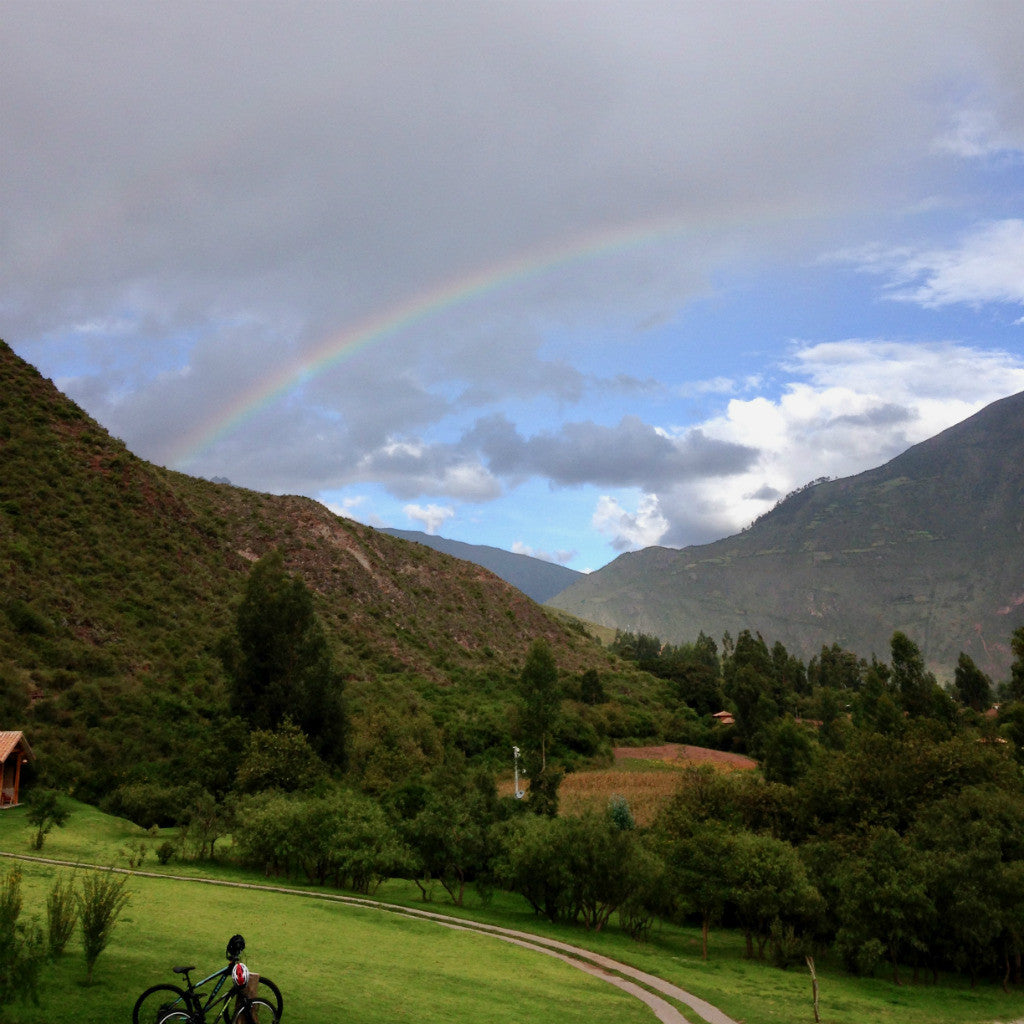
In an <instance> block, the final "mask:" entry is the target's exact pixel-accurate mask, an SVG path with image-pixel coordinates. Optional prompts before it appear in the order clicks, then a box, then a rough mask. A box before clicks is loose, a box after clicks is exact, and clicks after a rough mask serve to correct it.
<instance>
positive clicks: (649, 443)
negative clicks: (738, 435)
mask: <svg viewBox="0 0 1024 1024" xmlns="http://www.w3.org/2000/svg"><path fill="white" fill-rule="evenodd" d="M468 440H470V441H471V442H472V443H474V444H476V445H478V446H479V448H480V450H481V452H482V453H483V454H484V457H485V458H486V459H487V462H488V464H489V465H490V467H491V469H492V471H493V472H495V473H497V474H498V475H500V476H512V477H515V476H541V477H546V478H547V479H549V480H551V481H552V482H553V483H557V484H561V485H563V486H578V485H581V484H597V485H601V486H613V487H642V488H644V489H646V490H651V491H653V490H657V489H658V488H659V487H662V486H666V485H668V484H671V483H674V482H678V481H682V480H686V479H688V478H693V477H697V476H700V477H708V476H712V477H713V476H728V475H730V474H733V473H739V472H743V471H744V470H746V469H748V468H749V467H750V465H751V464H752V463H753V462H754V460H755V459H756V457H757V452H756V451H755V450H754V449H752V448H749V447H746V446H744V445H740V444H733V443H730V442H724V441H716V440H713V439H711V438H708V437H706V436H705V435H704V434H703V433H702V432H701V431H700V430H690V431H688V432H687V433H686V434H685V435H683V436H682V437H680V438H671V437H667V436H665V435H664V434H663V433H660V432H659V431H657V430H655V429H654V428H653V427H652V426H650V425H649V424H647V423H644V422H643V421H642V420H641V419H640V418H639V417H637V416H626V417H623V419H622V420H621V421H620V422H619V423H618V425H616V426H614V427H606V426H602V425H600V424H596V423H589V422H588V423H566V424H564V425H563V426H562V427H561V428H560V429H559V430H558V431H556V432H552V433H543V434H537V435H534V436H533V437H530V438H524V437H522V436H521V435H520V434H519V433H518V431H517V430H516V429H515V427H514V426H513V425H512V423H511V422H509V421H508V420H507V419H506V418H504V417H502V416H496V417H493V418H492V419H490V420H487V421H481V422H480V423H478V424H477V426H476V428H475V430H474V431H473V432H472V434H471V435H469V438H468Z"/></svg>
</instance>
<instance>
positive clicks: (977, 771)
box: [77, 556, 1024, 984]
mask: <svg viewBox="0 0 1024 1024" xmlns="http://www.w3.org/2000/svg"><path fill="white" fill-rule="evenodd" d="M613 646H614V650H615V653H617V654H619V655H620V656H622V657H625V658H627V659H629V660H631V661H633V662H635V663H636V665H637V667H638V668H641V669H643V670H645V673H646V674H644V673H637V675H636V678H638V679H640V678H641V677H642V678H643V679H646V680H647V681H648V682H647V683H645V684H644V685H645V687H646V690H645V696H644V698H643V700H642V701H641V700H638V699H637V698H636V697H635V695H630V694H623V693H615V694H614V697H615V699H609V697H610V690H611V688H610V687H609V686H607V685H606V684H607V683H608V679H607V678H602V676H601V674H600V673H599V672H597V671H595V670H590V671H588V672H585V673H580V674H578V675H576V676H567V675H565V674H563V673H560V672H559V670H558V667H557V664H556V662H555V659H554V657H553V653H552V651H551V649H550V648H549V647H548V646H547V644H545V643H544V642H543V641H538V642H537V643H535V644H534V645H533V646H532V648H531V649H530V651H529V653H528V655H527V656H526V658H525V661H524V663H523V665H522V667H521V671H520V672H519V674H518V675H517V676H516V677H515V678H511V679H494V680H490V681H488V680H481V681H480V687H479V692H477V693H474V694H472V695H471V696H472V697H474V698H475V701H476V703H475V704H474V705H472V706H470V705H469V703H468V702H469V696H470V695H467V694H465V693H462V694H459V693H457V692H456V689H455V687H453V688H452V693H451V694H450V695H449V696H450V697H451V698H452V699H451V700H450V701H449V702H448V703H447V704H446V703H445V702H444V700H443V699H442V700H440V701H438V702H436V703H433V704H430V705H428V704H427V702H426V701H425V699H424V698H423V697H422V696H421V695H420V694H418V693H417V692H416V690H415V688H414V686H412V685H410V684H409V683H408V681H403V680H400V679H390V680H387V681H386V682H382V683H381V684H380V685H379V686H378V687H377V689H376V692H375V693H373V694H372V695H368V694H367V693H366V692H363V693H361V694H359V695H358V699H357V701H353V700H352V694H351V693H350V692H349V690H348V680H346V679H345V678H343V677H342V675H341V674H340V673H339V672H337V671H336V669H335V667H334V664H333V661H332V657H331V653H330V649H329V645H328V644H327V642H326V638H325V635H324V631H323V629H322V627H321V625H320V623H319V622H318V621H317V618H316V615H315V613H314V611H313V603H312V601H311V599H310V595H309V594H308V592H307V591H306V590H305V588H304V586H303V585H302V584H301V582H300V581H296V580H295V579H293V578H291V577H289V576H288V574H287V573H285V571H284V569H283V565H282V563H281V560H280V559H279V558H276V557H274V556H270V557H268V558H266V559H264V560H262V561H261V562H259V563H257V564H256V565H255V566H254V569H253V571H252V573H251V575H250V577H249V581H248V584H247V587H246V591H245V594H244V595H243V597H242V600H241V602H240V604H239V606H238V609H237V612H236V615H235V622H234V625H233V627H232V628H231V629H230V630H229V631H228V632H227V633H226V634H225V635H224V636H223V638H222V641H221V643H220V644H219V646H218V651H217V656H218V657H219V658H220V660H221V662H222V663H223V665H224V668H225V672H226V674H227V676H228V679H229V692H228V694H227V700H226V702H225V703H224V704H223V705H222V709H221V713H220V715H219V716H216V715H212V714H211V717H210V720H209V723H208V725H207V728H206V731H205V732H204V731H202V730H197V734H198V735H199V736H205V737H207V738H209V737H210V736H215V737H216V741H217V742H215V743H206V744H197V743H196V737H195V735H193V734H191V733H190V731H189V729H188V728H187V725H188V723H185V724H184V727H182V728H180V729H179V730H178V731H177V733H180V746H181V748H182V749H183V750H186V751H187V752H188V757H189V762H188V769H189V770H188V771H181V773H180V774H179V775H177V776H176V777H175V776H173V775H169V776H165V777H164V780H163V781H160V780H159V779H158V780H156V781H145V782H143V781H139V775H138V773H135V774H128V775H127V777H126V779H125V781H123V782H122V783H121V785H119V786H117V787H115V788H113V789H112V791H111V792H109V793H108V794H107V795H106V797H105V798H104V806H105V807H106V809H107V810H110V811H113V812H114V813H117V814H121V815H123V816H125V817H128V818H131V819H132V820H134V821H136V822H138V823H139V824H141V825H143V826H146V827H148V826H151V825H154V824H158V825H168V824H174V825H177V826H179V832H178V837H179V838H178V843H177V846H176V847H170V846H167V845H164V846H162V847H161V848H160V849H159V850H158V851H157V854H158V856H159V857H160V858H161V859H162V860H167V859H169V858H170V857H172V856H178V857H183V858H194V859H206V858H215V857H224V856H228V857H231V858H233V859H236V860H238V861H240V862H242V863H245V864H247V865H249V866H251V867H254V868H257V869H258V870H261V871H263V872H265V873H267V874H268V875H278V876H291V877H296V878H303V879H305V880H307V881H309V882H310V883H314V884H329V885H335V886H342V887H346V888H351V889H354V890H356V891H360V892H372V891H373V890H374V889H375V888H376V887H377V886H378V885H379V884H380V883H381V882H382V881H384V880H385V879H388V878H395V877H399V878H406V879H410V880H412V881H414V882H415V883H416V884H417V885H418V886H419V887H420V889H421V891H422V893H423V896H424V898H425V899H429V898H433V897H435V896H437V895H440V893H441V892H444V893H446V894H447V897H448V898H449V899H451V900H452V901H454V902H455V903H460V902H461V901H462V900H463V898H464V894H465V891H466V887H467V886H472V887H474V889H475V890H476V891H478V892H479V893H480V894H482V895H483V896H484V897H486V895H487V894H488V893H490V892H492V891H494V889H495V888H497V887H500V888H504V889H507V890H509V891H512V892H516V893H519V894H520V895H521V896H522V897H523V898H524V899H525V900H526V901H528V903H529V905H530V906H531V907H532V908H533V909H534V910H535V912H536V913H538V914H540V915H544V916H545V917H547V918H549V919H551V920H555V921H565V922H576V923H579V924H580V925H581V926H583V927H586V928H590V929H600V928H603V927H605V926H606V925H607V924H608V922H609V921H611V920H612V919H613V918H615V919H617V920H618V922H619V923H620V924H621V926H622V927H623V928H625V929H626V930H627V931H628V932H629V933H630V934H632V935H634V936H636V937H637V938H643V937H644V936H645V935H646V934H647V933H648V932H649V931H650V929H651V927H652V926H653V924H654V923H655V922H656V921H657V920H658V919H670V920H676V921H690V922H693V923H695V924H698V925H699V926H700V927H701V929H702V931H703V934H704V940H705V954H706V955H707V953H708V948H709V947H708V942H709V936H710V935H711V934H712V933H713V930H714V929H715V928H716V927H719V926H727V927H735V928H739V929H741V930H742V931H743V933H744V934H745V935H746V939H747V950H748V953H749V955H750V956H752V957H757V958H763V959H769V958H770V959H771V960H773V961H774V962H776V963H778V964H780V965H785V964H787V963H789V962H791V961H792V960H793V959H794V958H795V957H799V956H802V955H804V954H806V953H808V952H812V951H813V952H815V953H818V954H820V953H821V952H823V951H826V950H830V951H833V952H834V953H835V954H836V955H837V956H839V957H841V958H842V960H843V962H844V963H845V964H846V965H847V966H848V967H849V968H850V969H851V970H854V971H860V972H871V971H874V970H876V969H877V968H878V966H879V965H880V964H881V963H883V962H887V963H888V964H889V965H890V968H891V970H892V971H893V974H894V976H895V977H896V978H897V979H899V971H900V969H901V967H910V968H912V969H913V970H914V971H915V973H920V972H922V971H923V972H928V973H930V974H931V975H932V976H935V975H936V974H937V973H938V972H940V971H958V972H965V973H967V974H969V975H970V976H971V977H972V978H981V977H1000V978H1002V979H1003V981H1004V983H1005V984H1009V983H1010V982H1011V981H1015V980H1019V975H1020V973H1021V971H1020V962H1021V955H1022V952H1024V885H1022V884H1020V883H1021V882H1024V781H1022V780H1024V775H1022V772H1021V765H1022V763H1024V758H1022V754H1021V751H1022V746H1024V629H1021V630H1018V631H1017V632H1016V633H1014V635H1013V637H1012V646H1013V651H1014V656H1015V660H1014V663H1013V666H1012V670H1011V676H1010V678H1009V679H1008V680H1005V681H1002V682H1001V683H1000V684H999V685H998V686H993V684H992V681H991V680H989V679H987V678H986V677H985V676H984V674H983V673H981V672H980V671H979V670H978V669H977V666H975V665H974V664H973V662H971V660H970V659H969V658H968V657H966V655H963V656H961V658H960V660H959V663H958V664H957V666H956V670H955V674H954V678H955V683H954V685H953V686H952V687H950V688H949V689H948V690H947V689H944V688H943V687H940V686H939V685H938V683H937V682H936V680H935V678H934V676H933V675H932V674H931V673H930V672H928V671H927V669H926V667H925V664H924V661H923V658H922V656H921V652H920V650H919V649H918V647H917V646H916V644H914V642H913V641H912V640H911V639H910V638H909V637H907V636H905V635H904V634H902V633H895V634H894V635H893V637H892V642H891V648H890V652H889V653H890V657H889V660H888V661H881V660H879V659H877V658H873V659H872V660H871V661H865V660H862V659H858V658H856V657H854V656H853V655H852V654H850V652H847V651H844V650H843V649H841V648H840V647H839V646H838V645H832V646H830V647H825V648H823V649H822V650H821V652H820V654H819V655H818V656H816V657H814V658H812V659H811V661H810V663H809V664H807V665H804V664H803V662H802V661H801V660H800V659H799V658H797V657H795V656H793V655H791V654H790V653H789V652H788V651H787V650H786V649H785V647H784V646H783V645H781V644H779V643H776V644H774V645H773V646H769V645H768V644H767V643H766V641H765V640H764V639H763V638H762V637H761V636H759V635H757V634H756V633H752V632H750V631H748V630H744V631H742V632H741V633H740V634H739V636H738V637H737V638H736V639H735V640H733V639H732V638H731V637H729V636H728V635H727V636H725V637H723V639H722V642H721V644H720V645H719V643H717V642H715V641H714V640H712V639H711V638H710V637H708V636H706V635H704V634H701V635H700V636H699V637H698V638H697V640H696V641H694V642H693V643H692V644H683V645H679V646H671V645H665V644H662V643H661V642H660V641H659V640H658V639H657V638H654V637H649V636H644V635H630V634H622V635H619V636H618V637H617V638H616V640H615V643H614V645H613ZM616 664H620V662H617V661H616V660H615V659H613V658H612V659H610V661H609V666H610V672H611V671H614V670H615V669H614V665H616ZM489 687H490V689H489ZM993 695H997V696H999V697H1000V698H1001V700H1002V704H1001V706H1000V707H999V709H998V712H997V713H995V714H992V713H990V711H989V705H990V702H991V698H992V697H993ZM77 699H79V700H82V701H87V700H88V699H89V698H88V695H87V694H79V697H78V698H77ZM182 699H185V698H182ZM356 704H358V710H357V711H356V712H355V713H353V707H354V706H355V705H356ZM480 705H484V706H486V707H487V711H486V714H485V715H484V716H483V717H481V715H480V713H479V706H480ZM439 709H440V711H439ZM84 710H85V713H86V717H88V713H89V708H88V705H85V707H84ZM159 710H160V715H159V719H158V720H159V721H160V722H164V723H166V724H167V728H168V729H170V730H172V732H171V734H170V737H169V738H170V739H171V740H174V739H175V738H176V736H177V733H175V732H174V717H173V714H171V713H170V712H171V711H173V709H168V708H161V709H159ZM719 711H727V712H729V714H730V716H731V717H732V719H733V721H732V723H731V724H728V725H722V724H719V722H718V721H717V720H716V719H714V718H713V717H712V716H713V715H714V714H715V713H716V712H719ZM611 737H615V738H619V739H622V740H625V739H627V738H628V739H633V740H635V739H646V740H650V741H676V742H689V743H695V742H697V743H705V744H707V743H709V742H711V743H714V744H716V745H718V746H720V747H723V748H726V749H732V750H740V751H745V752H747V753H749V754H751V755H752V756H754V757H755V758H757V759H758V761H759V765H760V770H758V771H753V772H736V773H733V774H728V775H723V774H716V773H715V772H713V771H710V770H704V771H696V770H695V771H690V772H686V773H682V774H681V777H680V786H679V790H678V794H677V795H676V797H675V798H674V799H673V800H672V801H671V802H670V803H669V804H668V806H666V807H665V808H664V809H663V811H662V812H661V814H660V815H659V816H658V818H657V820H655V821H654V822H653V823H652V824H650V825H648V826H646V827H644V828H640V827H638V826H637V825H636V823H635V822H634V821H633V818H632V814H631V813H630V809H629V807H628V806H627V805H626V804H625V803H624V802H623V801H621V800H620V801H614V802H613V803H612V804H610V806H609V807H608V809H607V810H606V812H605V813H599V814H591V815H585V816H581V817H560V816H559V815H558V804H559V789H560V785H561V782H562V779H563V777H564V775H565V773H566V772H567V771H570V770H572V769H573V768H574V767H578V766H581V765H584V764H586V763H587V760H588V759H589V760H590V762H591V763H601V762H602V758H604V759H607V757H608V756H609V755H610V750H609V746H610V744H609V739H610V738H611ZM512 744H515V745H516V747H517V748H518V751H519V755H520V761H519V764H520V767H521V769H522V772H523V775H524V777H525V779H527V780H528V784H527V785H526V786H525V794H524V796H523V799H516V797H515V796H511V795H506V796H499V795H498V791H497V787H496V781H495V780H496V776H497V774H498V771H497V770H496V761H495V758H501V761H502V767H503V769H504V773H506V774H507V773H508V769H509V768H510V767H511V765H510V763H509V761H510V757H509V755H510V754H511V748H512ZM604 763H607V762H606V760H605V762H604ZM175 778H178V779H181V778H187V779H189V780H190V781H189V782H188V783H186V784H185V785H182V784H177V783H176V782H175ZM229 837H230V839H229ZM133 856H134V857H135V858H136V860H141V858H142V856H143V852H142V851H141V850H138V849H136V850H135V851H134V853H133Z"/></svg>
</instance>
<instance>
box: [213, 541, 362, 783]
mask: <svg viewBox="0 0 1024 1024" xmlns="http://www.w3.org/2000/svg"><path fill="white" fill-rule="evenodd" d="M221 658H222V660H223V662H224V665H225V668H226V669H227V672H228V676H229V682H230V687H229V689H230V698H231V710H232V711H233V712H234V713H235V714H237V715H240V716H241V717H242V718H244V719H245V720H246V721H248V722H249V724H250V725H252V726H253V727H255V728H257V729H274V728H275V727H276V726H278V725H279V724H280V723H281V722H282V721H284V719H285V718H291V719H292V720H294V721H295V723H296V724H297V725H298V726H299V728H300V729H302V731H303V732H304V733H305V734H306V735H307V736H308V737H309V739H310V742H311V743H312V744H313V747H314V748H315V750H316V751H317V753H318V754H319V755H320V757H321V758H323V760H324V761H326V762H327V763H328V764H331V765H336V766H342V765H344V763H345V755H346V746H345V741H346V728H347V720H346V713H345V704H344V689H343V682H342V679H341V676H340V674H339V673H338V672H337V670H336V669H335V667H334V660H333V657H332V655H331V650H330V646H329V645H328V642H327V636H326V634H325V633H324V630H323V627H322V626H321V624H320V620H319V619H318V618H317V616H316V611H315V609H314V607H313V596H312V594H311V593H310V592H309V589H308V588H307V587H306V585H305V583H304V582H303V581H302V580H301V579H300V578H298V577H292V576H290V575H289V574H288V573H287V572H285V569H284V559H283V558H282V556H281V554H280V552H278V551H274V552H271V553H270V554H269V555H266V556H264V557H263V558H261V559H260V560H259V561H258V562H257V563H256V564H255V565H254V566H253V568H252V571H251V572H250V574H249V579H248V580H247V582H246V587H245V593H244V595H243V597H242V602H241V604H240V605H239V606H238V611H237V613H236V616H235V627H234V631H233V633H232V634H231V635H229V636H228V637H226V638H225V640H224V642H223V643H222V645H221Z"/></svg>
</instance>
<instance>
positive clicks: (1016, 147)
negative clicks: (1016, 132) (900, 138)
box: [933, 107, 1022, 160]
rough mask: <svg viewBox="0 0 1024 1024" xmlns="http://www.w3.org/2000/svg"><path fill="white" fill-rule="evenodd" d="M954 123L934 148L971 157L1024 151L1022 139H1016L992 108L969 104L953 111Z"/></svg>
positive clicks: (1016, 154)
mask: <svg viewBox="0 0 1024 1024" xmlns="http://www.w3.org/2000/svg"><path fill="white" fill-rule="evenodd" d="M952 122H953V123H952V125H951V126H950V127H949V128H948V129H947V130H946V131H945V132H943V133H942V134H941V135H939V136H938V138H936V140H935V142H934V144H933V145H934V148H935V150H936V151H938V152H941V153H950V154H952V155H953V156H957V157H962V158H964V159H967V160H977V159H981V158H988V157H1000V156H1006V157H1011V158H1019V157H1020V156H1021V155H1022V151H1021V146H1020V141H1019V140H1018V139H1014V138H1013V136H1012V135H1011V133H1009V132H1006V131H1005V130H1004V129H1003V128H1002V127H1001V125H1000V123H999V117H998V115H997V114H996V112H995V111H994V110H992V109H989V108H982V107H967V108H963V109H959V110H956V111H954V112H953V115H952Z"/></svg>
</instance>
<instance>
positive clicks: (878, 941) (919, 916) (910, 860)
mask: <svg viewBox="0 0 1024 1024" xmlns="http://www.w3.org/2000/svg"><path fill="white" fill-rule="evenodd" d="M839 892H840V894H841V895H840V906H839V918H840V921H841V922H842V924H841V927H840V929H839V933H838V935H837V943H838V945H839V948H840V950H841V951H842V952H843V953H844V955H845V956H846V959H847V961H848V962H849V963H850V964H851V965H853V966H855V967H857V968H858V969H860V970H864V971H868V972H870V970H871V968H872V967H873V961H874V960H875V959H876V958H877V956H878V953H879V952H880V953H884V954H885V955H886V956H887V957H888V959H889V963H890V965H891V966H892V974H893V981H894V982H895V983H896V984H897V985H899V984H900V974H899V965H900V961H901V958H903V957H904V956H906V955H907V954H908V953H909V952H910V951H912V950H923V949H924V948H925V947H926V942H925V937H926V935H927V933H928V931H929V930H930V928H931V920H930V919H931V918H932V917H933V916H934V913H935V910H934V905H933V904H932V902H931V901H930V899H929V898H928V893H927V891H926V888H925V869H924V865H923V864H922V862H921V859H920V857H918V856H916V855H915V854H914V852H913V851H912V850H911V848H910V846H909V844H908V843H907V842H906V841H905V840H904V839H903V838H902V837H901V836H899V835H898V834H897V833H896V832H895V831H893V830H892V829H890V828H881V829H874V830H873V831H872V833H871V834H870V835H869V837H868V842H867V844H866V847H865V849H864V851H863V853H862V854H861V855H860V856H856V857H851V858H850V859H848V860H847V861H846V862H845V863H844V865H843V866H842V868H841V869H840V884H839Z"/></svg>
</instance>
